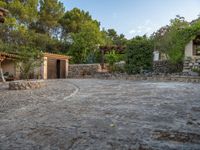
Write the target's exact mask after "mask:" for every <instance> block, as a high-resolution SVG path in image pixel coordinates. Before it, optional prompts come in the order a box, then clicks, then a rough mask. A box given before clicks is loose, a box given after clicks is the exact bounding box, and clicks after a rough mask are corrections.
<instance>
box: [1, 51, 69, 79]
mask: <svg viewBox="0 0 200 150" xmlns="http://www.w3.org/2000/svg"><path fill="white" fill-rule="evenodd" d="M16 58H17V55H13V54H7V53H2V52H0V59H1V68H2V70H3V73H4V74H8V75H10V76H13V77H14V79H20V71H19V68H18V67H17V66H18V65H16V63H15V61H14V60H15V59H16ZM42 59H43V60H42V64H41V66H40V67H37V68H35V69H34V73H33V74H34V76H33V78H41V79H61V78H67V76H68V66H69V59H70V57H69V56H65V55H59V54H52V53H44V55H43V58H42Z"/></svg>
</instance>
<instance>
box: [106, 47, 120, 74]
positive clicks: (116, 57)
mask: <svg viewBox="0 0 200 150" xmlns="http://www.w3.org/2000/svg"><path fill="white" fill-rule="evenodd" d="M105 59H106V62H107V63H108V65H109V70H110V71H111V72H117V71H118V70H119V68H118V67H117V65H115V63H117V62H119V61H121V60H122V55H121V54H117V53H116V52H115V51H114V50H113V51H111V52H109V53H107V54H106V55H105Z"/></svg>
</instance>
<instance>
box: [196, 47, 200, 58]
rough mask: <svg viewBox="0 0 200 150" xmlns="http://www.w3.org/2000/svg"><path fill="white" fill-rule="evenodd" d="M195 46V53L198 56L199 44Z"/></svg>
mask: <svg viewBox="0 0 200 150" xmlns="http://www.w3.org/2000/svg"><path fill="white" fill-rule="evenodd" d="M195 48H196V55H198V56H200V44H199V45H196V46H195Z"/></svg>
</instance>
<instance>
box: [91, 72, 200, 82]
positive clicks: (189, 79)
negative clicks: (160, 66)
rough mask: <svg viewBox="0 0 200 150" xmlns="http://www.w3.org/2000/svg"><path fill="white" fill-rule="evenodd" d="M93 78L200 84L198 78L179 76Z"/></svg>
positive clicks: (107, 74)
mask: <svg viewBox="0 0 200 150" xmlns="http://www.w3.org/2000/svg"><path fill="white" fill-rule="evenodd" d="M94 78H97V79H105V80H132V81H141V80H147V81H160V82H166V81H175V82H187V83H189V82H190V83H200V77H193V76H181V75H152V76H145V75H127V74H125V73H124V74H109V73H98V74H96V75H95V77H94Z"/></svg>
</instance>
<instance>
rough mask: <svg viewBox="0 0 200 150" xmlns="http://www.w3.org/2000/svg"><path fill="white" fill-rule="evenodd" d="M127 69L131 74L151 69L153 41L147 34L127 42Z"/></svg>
mask: <svg viewBox="0 0 200 150" xmlns="http://www.w3.org/2000/svg"><path fill="white" fill-rule="evenodd" d="M125 55H126V71H127V73H129V74H137V73H141V72H142V71H143V70H150V69H151V68H152V62H153V42H152V40H151V39H149V38H147V37H146V36H143V37H139V36H138V37H135V38H133V39H132V40H130V41H129V42H128V44H127V50H126V54H125Z"/></svg>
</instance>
